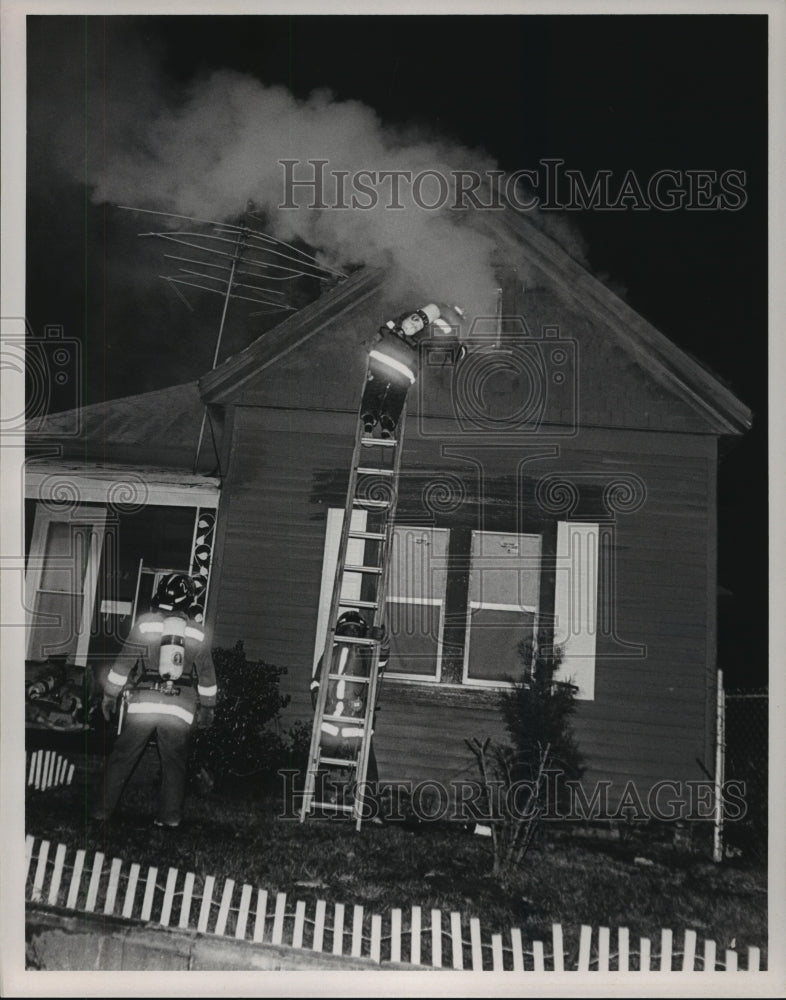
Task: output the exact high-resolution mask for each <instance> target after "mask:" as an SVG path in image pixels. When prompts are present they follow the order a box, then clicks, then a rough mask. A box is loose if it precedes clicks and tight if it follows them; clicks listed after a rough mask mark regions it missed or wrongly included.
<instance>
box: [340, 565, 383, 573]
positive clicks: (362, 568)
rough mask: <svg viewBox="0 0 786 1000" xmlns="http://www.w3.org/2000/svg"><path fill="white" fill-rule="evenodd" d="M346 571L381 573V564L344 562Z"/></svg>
mask: <svg viewBox="0 0 786 1000" xmlns="http://www.w3.org/2000/svg"><path fill="white" fill-rule="evenodd" d="M344 572H345V573H381V572H382V567H381V566H360V565H357V564H356V563H344Z"/></svg>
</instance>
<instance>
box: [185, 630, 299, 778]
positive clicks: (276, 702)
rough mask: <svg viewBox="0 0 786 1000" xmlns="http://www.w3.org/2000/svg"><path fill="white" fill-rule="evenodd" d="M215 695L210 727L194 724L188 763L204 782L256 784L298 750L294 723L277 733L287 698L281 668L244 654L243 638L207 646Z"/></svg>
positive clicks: (291, 757)
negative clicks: (230, 643)
mask: <svg viewBox="0 0 786 1000" xmlns="http://www.w3.org/2000/svg"><path fill="white" fill-rule="evenodd" d="M213 660H214V663H215V665H216V682H217V684H218V698H217V702H216V711H215V720H214V723H213V725H212V727H211V728H210V729H197V730H196V732H195V733H194V740H193V744H192V752H191V768H192V771H193V773H194V775H196V776H198V778H199V779H200V781H199V783H200V785H201V786H202V788H203V789H204V788H205V787H208V788H209V787H213V786H216V787H219V788H221V789H222V790H235V789H238V788H239V787H243V788H246V789H249V790H258V789H262V788H265V787H266V786H269V785H270V784H271V783H273V782H274V781H275V776H276V773H277V771H278V770H279V769H280V768H281V767H283V766H286V765H288V764H290V763H292V761H293V757H297V756H298V754H299V753H301V752H302V744H303V737H302V734H301V733H300V728H303V727H297V726H296V727H295V729H293V730H290V731H289V733H288V734H286V735H282V734H281V731H280V721H279V718H280V713H281V710H282V709H283V708H286V706H287V705H288V704H289V701H290V698H289V695H282V694H281V692H280V690H279V682H280V679H281V677H282V676H283V674H285V673H286V668H284V667H276V666H273V665H272V664H270V663H266V662H265V661H264V660H251V661H250V660H248V659H247V658H246V653H245V649H244V646H243V642H242V641H239V642H237V643H236V644H235V646H234V648H232V649H222V648H220V647H218V648H215V649H214V650H213Z"/></svg>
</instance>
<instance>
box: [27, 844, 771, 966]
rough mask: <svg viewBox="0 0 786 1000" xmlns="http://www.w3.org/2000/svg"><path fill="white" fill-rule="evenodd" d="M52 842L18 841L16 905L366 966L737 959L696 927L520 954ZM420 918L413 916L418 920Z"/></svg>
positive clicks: (467, 922) (409, 915)
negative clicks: (20, 861)
mask: <svg viewBox="0 0 786 1000" xmlns="http://www.w3.org/2000/svg"><path fill="white" fill-rule="evenodd" d="M71 854H72V852H71V851H70V850H69V848H67V847H66V846H65V845H64V844H58V845H57V846H56V848H55V849H54V850H52V845H51V844H50V843H49V841H47V840H38V839H36V838H34V837H32V836H28V837H27V840H26V852H25V872H26V874H25V877H26V880H27V890H26V898H27V899H28V900H29V901H30V902H34V903H39V904H48V905H51V906H61V907H65V908H67V909H69V910H79V911H82V912H85V913H99V914H100V913H103V914H107V915H114V916H120V917H124V918H126V919H131V920H141V921H144V922H146V923H153V924H156V925H159V926H161V927H163V928H166V927H177V928H180V929H183V930H187V929H192V930H197V931H199V932H201V933H204V934H214V935H219V936H226V937H232V938H236V939H239V940H246V941H252V942H256V943H262V942H265V943H270V944H276V945H288V946H290V947H292V948H307V949H310V950H311V951H315V952H330V953H332V954H333V955H349V956H351V957H352V958H369V959H371V961H373V962H377V963H380V962H404V963H410V964H412V965H415V966H420V967H431V968H449V969H471V970H476V971H477V970H489V971H499V972H502V971H505V970H512V971H514V972H515V971H519V972H525V971H534V972H545V971H557V972H562V971H571V970H577V971H579V972H587V971H591V970H596V971H601V972H607V971H616V970H618V971H624V972H629V971H630V972H633V971H658V970H659V971H661V972H667V971H677V970H683V971H684V970H690V971H693V970H695V971H704V972H714V971H723V970H727V971H737V970H738V968H740V969H741V967H740V966H738V960H739V959H738V953H737V951H736V950H734V949H731V948H726V949H725V950H724V955H723V958H721V957H720V956H719V955H718V949H717V947H716V944H715V942H714V941H704V942H703V948H702V949H701V953H700V951H699V948H698V941H697V936H696V932H695V931H692V930H686V931H685V932H684V935H683V939H682V947H681V948H680V949H677V948H676V947H675V941H674V935H673V933H672V931H671V930H663V931H661V935H660V942H659V946H660V947H659V950H658V951H656V950H655V949H654V948H653V945H652V942H651V941H650V939H649V938H645V937H642V938H638V940H637V941H632V940H631V937H630V934H629V932H628V930H627V928H624V927H621V928H619V929H618V930H617V931H616V934H615V940H614V941H612V934H611V930H610V929H609V928H608V927H600V928H599V929H598V932H597V935H595V933H594V932H593V929H592V928H591V927H589V926H587V925H584V926H582V927H581V930H580V933H579V940H578V950H577V951H576V948H575V947H573V948H570V947H566V945H565V941H564V938H565V937H566V935H565V934H563V928H562V925H561V924H554V925H553V926H552V934H551V941H550V942H545V941H533V942H532V943H531V944H530V945H529V946H528V947H526V948H525V946H524V941H523V938H522V933H521V929H520V928H518V927H513V928H511V929H510V930H509V931H508V932H507V933H506V934H504V935H503V934H491V935H490V939H489V936H487V935H484V934H483V933H482V932H481V927H480V921H479V920H478V919H477V918H476V917H471V918H469V919H467V918H466V917H465V916H464V915H462V914H461V913H456V912H453V913H449V914H448V913H442V911H441V910H437V909H432V910H430V911H426V913H425V914H424V912H423V910H422V909H421V907H419V906H413V907H411V908H410V909H408V910H406V911H404V910H402V909H392V910H391V911H390V913H389V915H386V916H385V917H382V916H380V915H379V914H375V913H368V912H367V911H366V910H365V909H364V908H363V907H362V906H354V907H352V908H351V912H349V908H348V907H345V905H344V904H343V903H335V904H333V905H332V906H330V907H329V906H328V904H327V903H326V902H325V900H323V899H317V900H315V901H312V902H310V903H306V902H304V901H303V900H294V901H292V900H288V899H287V895H286V893H283V892H279V893H276V894H275V897H273V896H272V894H268V892H267V890H265V889H257V888H254V887H252V886H251V885H248V884H244V885H242V886H239V885H236V883H235V881H234V880H233V879H229V878H228V879H225V880H224V882H223V886H221V887H220V886H219V882H218V880H217V879H216V878H215V877H214V876H213V875H207V876H201V875H195V874H194V872H186V873H181V872H180V871H178V869H177V868H169V869H168V871H167V872H166V875H164V873H163V872H162V873H161V876H160V877H159V871H158V868H156V867H149V868H148V869H147V871H145V872H143V871H142V868H141V866H140V865H138V864H136V863H132V864H130V865H128V864H127V863H126V862H124V861H123V860H121V859H120V858H113V859H112V860H111V861H110V862H108V863H107V859H106V858H105V857H104V855H103V854H102V853H101V852H100V851H99V852H97V853H96V854H95V855H94V856H93V858H92V860H91V861H90V862H88V861H87V855H86V852H85V851H84V850H77V851H76V852H75V853H74V854H73V857H71ZM424 917H425V919H424ZM760 962H761V953H760V949H759V948H755V947H750V948H748V951H747V963H746V965H745V968H746V969H747V970H748V971H758V970H759V968H760Z"/></svg>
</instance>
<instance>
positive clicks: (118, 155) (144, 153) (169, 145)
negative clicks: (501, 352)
mask: <svg viewBox="0 0 786 1000" xmlns="http://www.w3.org/2000/svg"><path fill="white" fill-rule="evenodd" d="M112 138H113V141H112V142H111V143H110V145H109V148H108V150H107V152H106V156H105V157H104V158H102V160H101V162H100V163H97V164H95V165H94V166H93V167H92V168H91V169H90V176H89V181H90V184H91V186H92V188H93V198H94V200H96V201H98V202H110V203H118V204H128V205H133V206H135V207H148V208H156V209H161V210H164V211H167V212H174V213H179V214H183V215H189V216H195V217H199V218H202V219H215V220H226V219H229V218H233V217H237V216H239V215H240V214H241V213H242V212H243V211H244V209H245V208H246V206H247V205H248V203H249V202H251V203H253V205H254V206H255V208H256V209H257V210H258V211H261V212H262V213H264V215H265V217H266V220H267V226H266V228H267V229H268V230H269V231H270V232H271V233H272V235H275V236H278V237H279V238H282V239H286V240H292V239H301V240H303V241H305V242H306V243H307V244H309V245H310V246H311V247H314V248H316V249H318V250H319V251H320V253H321V255H322V258H323V259H324V261H325V263H328V264H330V265H331V266H335V267H339V268H344V269H346V268H353V267H357V266H359V265H364V264H365V265H377V266H384V267H386V268H389V269H391V271H392V272H393V273H394V274H395V275H397V277H398V280H399V281H400V282H404V283H408V284H409V285H410V286H413V285H414V286H415V287H419V288H422V289H423V290H424V292H425V293H426V294H428V295H430V296H432V297H434V298H437V299H442V300H445V301H450V302H460V303H461V304H464V305H465V306H466V307H467V308H469V309H470V311H472V312H482V311H485V310H486V309H488V308H489V307H490V304H491V302H492V300H493V290H494V287H495V284H496V282H495V278H494V273H493V269H492V265H491V256H492V252H493V243H492V241H491V240H490V239H489V238H488V237H487V236H485V235H483V234H481V233H480V232H478V231H476V230H474V229H473V228H472V227H471V226H469V225H467V224H466V216H467V213H466V212H457V211H455V210H451V208H450V207H449V206H450V204H451V201H452V199H450V198H449V199H447V200H445V199H443V201H444V206H443V207H440V208H438V209H434V210H429V209H428V208H423V207H419V206H418V205H417V204H415V203H414V202H413V200H412V198H411V197H410V195H411V185H408V183H407V181H406V180H404V181H403V182H401V184H400V193H401V194H400V201H399V202H398V203H399V204H402V205H403V206H404V207H402V208H395V207H391V206H392V204H395V203H396V198H395V197H394V196H393V191H392V182H391V181H387V182H382V181H380V182H378V183H376V184H374V182H373V181H372V182H371V183H372V186H373V188H374V193H373V195H370V196H363V195H361V194H359V193H358V191H357V190H356V189H354V188H353V186H352V183H353V182H352V177H353V176H356V175H357V173H358V171H368V172H370V175H371V176H372V177H374V178H379V176H380V174H381V172H383V171H393V172H400V171H406V172H409V173H408V175H409V176H413V177H414V176H417V175H418V174H420V173H422V172H423V171H429V172H432V171H433V172H434V173H435V174H438V175H440V176H442V177H444V178H446V180H447V181H448V182H449V183H452V179H453V178H454V176H455V171H456V170H472V171H477V172H479V173H484V172H485V171H488V170H490V169H493V168H494V163H493V162H492V161H491V159H490V158H489V157H487V156H486V155H484V154H483V153H482V152H480V151H477V150H470V149H467V148H463V147H460V146H456V145H449V144H447V143H446V142H443V141H440V140H439V139H425V138H423V137H418V136H416V135H414V134H412V133H411V132H410V133H409V134H407V133H406V132H404V131H402V130H397V129H392V128H390V127H386V126H385V125H384V124H383V123H382V122H381V121H380V119H379V117H378V116H377V115H376V113H375V112H374V111H373V110H372V109H371V108H369V107H367V106H366V105H364V104H362V103H359V102H357V101H338V100H335V99H334V98H333V96H332V95H331V94H330V92H328V91H318V92H315V93H313V94H312V95H311V96H310V97H309V98H307V99H305V100H300V99H297V98H295V97H294V96H293V95H292V94H291V93H289V92H288V91H287V90H285V89H284V88H283V87H280V86H265V85H264V84H262V83H260V82H259V81H258V80H256V79H254V78H252V77H249V76H245V75H242V74H239V73H236V72H233V71H229V70H221V71H218V72H214V73H213V74H211V75H210V76H209V77H207V78H206V79H201V80H199V81H198V82H196V83H194V84H192V85H191V86H190V88H189V89H188V91H187V92H186V93H185V94H184V95H180V96H179V97H178V98H177V99H176V100H175V101H173V102H171V103H170V104H168V105H166V106H160V107H159V108H158V110H157V112H156V113H155V114H154V115H153V116H152V118H151V119H150V120H149V122H148V123H147V124H146V125H144V127H142V128H139V127H138V126H135V127H134V128H133V129H132V130H131V131H130V132H129V133H127V134H126V136H125V139H124V140H123V141H117V133H115V134H114V136H113V137H112ZM284 160H290V161H296V163H295V166H294V168H289V176H290V178H294V179H295V180H296V181H297V180H301V181H302V180H306V181H309V180H316V179H317V177H318V174H317V170H318V169H321V171H322V172H321V180H322V181H323V182H324V183H323V184H322V185H320V187H319V189H318V190H316V189H315V188H314V186H313V185H312V186H308V185H303V184H299V185H295V186H290V187H287V184H286V180H287V168H285V167H284V166H283V165H282V163H281V161H284ZM314 160H321V161H327V162H326V164H325V165H324V167H322V168H317V167H315V166H314V164H313V161H314ZM342 176H343V177H349V178H350V179H349V180H347V181H344V185H345V191H344V192H343V194H342V192H341V191H340V190H339V189H338V188H337V178H340V177H342ZM365 183H366V184H367V185H368V184H369V181H368V175H366V181H365ZM438 184H439V182H438V181H437V180H436V178H435V177H434V175H433V174H432V175H431V176H430V177H427V178H426V179H425V181H424V183H423V185H422V188H421V190H420V194H421V195H422V201H423V202H425V203H426V204H433V203H435V202H439V200H440V199H439V194H440V189H439V187H438ZM353 194H355V195H356V197H357V198H358V199H359V202H360V204H363V205H367V204H368V203H369V202H372V201H374V200H375V201H376V204H372V205H371V206H370V207H367V208H351V207H346V208H345V207H340V206H341V205H345V204H346V205H350V204H351V201H350V199H351V198H352V196H353ZM435 194H436V197H435ZM287 201H288V202H289V203H290V204H293V203H294V204H296V205H297V206H298V207H297V208H289V209H282V208H281V206H282V204H284V203H286V202H287ZM315 202H316V203H317V204H319V203H320V202H324V203H325V204H327V205H330V206H333V205H338V206H339V207H327V208H315V207H313V205H314V204H315Z"/></svg>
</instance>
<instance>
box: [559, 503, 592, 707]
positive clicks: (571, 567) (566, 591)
mask: <svg viewBox="0 0 786 1000" xmlns="http://www.w3.org/2000/svg"><path fill="white" fill-rule="evenodd" d="M554 616H555V620H554V643H555V645H557V646H560V647H561V648H562V651H563V658H562V664H561V666H560V669H559V671H558V673H557V680H569V681H571V683H573V684H575V685H576V686H577V687H578V689H579V690H578V694H577V697H578V698H581V699H584V700H592V699H594V697H595V641H596V635H597V621H598V525H597V524H584V523H582V524H578V523H568V522H566V521H561V522H559V524H558V525H557V566H556V581H555V588H554Z"/></svg>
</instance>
